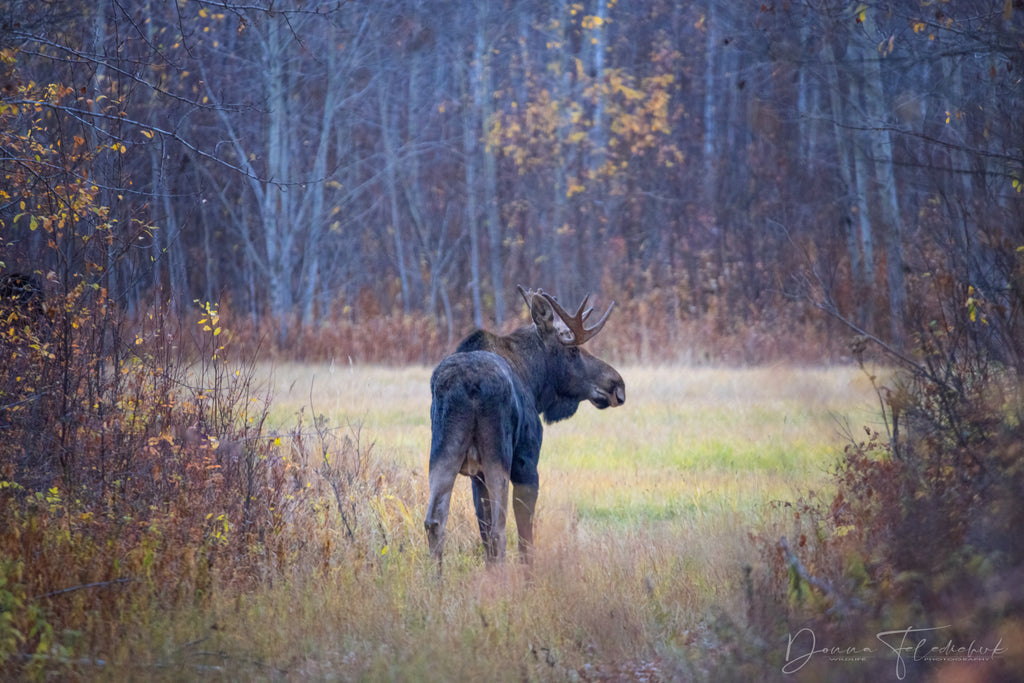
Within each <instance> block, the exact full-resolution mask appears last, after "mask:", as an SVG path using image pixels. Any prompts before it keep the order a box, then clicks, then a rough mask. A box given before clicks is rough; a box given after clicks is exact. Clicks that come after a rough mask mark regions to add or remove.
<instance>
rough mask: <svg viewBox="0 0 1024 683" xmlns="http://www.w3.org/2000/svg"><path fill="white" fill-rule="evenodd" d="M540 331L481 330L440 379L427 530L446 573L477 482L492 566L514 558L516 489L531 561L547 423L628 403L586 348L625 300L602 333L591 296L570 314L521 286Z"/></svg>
mask: <svg viewBox="0 0 1024 683" xmlns="http://www.w3.org/2000/svg"><path fill="white" fill-rule="evenodd" d="M516 287H517V289H518V290H519V293H520V295H522V297H523V300H524V301H525V302H526V306H527V307H528V308H529V310H530V316H531V318H532V320H533V323H532V324H530V325H526V326H523V327H520V328H519V329H517V330H515V331H514V332H512V333H511V334H509V335H507V336H500V335H497V334H494V333H491V332H487V331H485V330H476V331H475V332H472V333H471V334H470V335H469V336H468V337H466V338H465V339H463V340H462V342H461V343H460V344H459V345H458V347H457V348H456V350H455V353H453V354H452V355H450V356H448V357H447V358H445V359H444V360H442V361H441V363H440V364H438V366H437V368H435V369H434V373H433V375H432V376H431V378H430V392H431V405H430V428H431V438H430V469H429V477H428V478H429V483H430V502H429V503H428V504H427V514H426V518H425V520H424V526H425V527H426V531H427V543H428V545H429V547H430V554H431V556H432V557H433V558H434V559H435V560H436V561H437V566H438V573H440V572H441V566H442V565H441V554H442V550H443V547H444V538H445V526H446V524H447V522H448V509H449V505H450V503H451V493H452V487H453V486H454V485H455V478H456V476H457V475H459V474H463V475H466V476H468V477H470V478H471V479H472V484H473V504H474V507H475V509H476V517H477V523H478V524H479V527H480V537H481V539H482V540H483V545H484V551H485V554H486V555H485V556H486V562H487V564H488V566H492V565H495V564H498V563H501V562H503V561H504V559H505V543H506V541H505V523H506V520H507V511H508V488H509V482H510V481H511V482H512V508H513V512H514V514H515V519H516V528H517V530H518V533H519V556H520V559H521V560H523V561H524V562H529V561H530V559H531V554H532V547H533V515H534V508H535V506H536V503H537V494H538V491H539V484H540V480H539V478H538V476H537V462H538V460H539V458H540V446H541V439H542V436H543V428H542V426H541V420H540V417H541V416H542V415H543V417H544V421H545V422H547V423H552V422H557V421H559V420H564V419H566V418H568V417H571V416H572V415H573V414H575V413H576V409H577V408H578V407H579V404H580V403H581V402H582V401H590V402H591V403H592V404H593V405H594V406H596V407H597V408H599V409H602V410H603V409H604V408H608V407H609V406H619V405H622V404H623V402H625V400H626V385H625V383H624V382H623V381H622V377H621V376H620V375H619V373H618V372H617V371H616V370H615V368H613V367H612V366H610V365H608V364H607V363H605V362H604V361H602V360H600V359H598V358H597V357H595V356H594V355H593V354H591V353H589V352H587V351H585V350H584V349H582V348H580V347H581V346H582V345H583V344H584V343H585V342H587V341H588V340H589V339H592V338H593V337H594V335H596V334H597V333H598V332H600V331H601V328H603V327H604V324H605V322H606V321H607V320H608V314H609V313H611V310H612V308H613V307H614V305H615V302H612V304H611V305H610V306H609V307H608V310H607V311H605V313H604V315H603V316H602V317H601V319H600V320H598V321H597V323H596V324H595V325H594V326H593V327H585V325H584V323H585V322H586V320H587V318H588V317H589V316H590V314H591V312H592V311H593V309H592V308H587V301H588V300H589V298H590V295H589V294H588V295H587V296H586V297H584V299H583V303H582V304H580V307H579V309H578V310H577V311H576V314H575V315H569V314H568V313H567V312H566V311H565V309H563V308H562V307H561V306H560V305H559V303H558V302H557V301H556V300H555V298H554V297H552V296H551V295H550V294H548V293H546V292H544V291H542V290H537V291H533V290H527V289H523V287H522V286H521V285H517V286H516Z"/></svg>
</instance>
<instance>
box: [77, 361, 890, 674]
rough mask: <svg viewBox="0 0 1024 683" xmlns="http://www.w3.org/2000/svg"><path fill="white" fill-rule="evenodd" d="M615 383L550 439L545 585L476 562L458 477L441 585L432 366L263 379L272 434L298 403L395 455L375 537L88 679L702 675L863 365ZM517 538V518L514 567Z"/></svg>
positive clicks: (655, 376) (541, 535)
mask: <svg viewBox="0 0 1024 683" xmlns="http://www.w3.org/2000/svg"><path fill="white" fill-rule="evenodd" d="M621 371H622V375H623V377H624V378H625V380H626V386H627V401H626V404H625V405H624V406H622V407H620V408H616V409H608V410H604V411H598V410H596V409H594V408H593V407H592V406H590V405H589V404H588V405H584V406H581V408H580V411H579V413H578V414H577V415H576V416H575V417H573V418H572V419H570V420H568V421H566V422H562V423H558V424H555V425H549V426H547V427H546V428H545V435H544V447H543V450H542V455H541V464H540V473H541V495H540V501H539V505H538V520H537V538H538V542H537V557H536V564H535V568H534V571H533V574H532V576H530V577H529V579H527V577H525V576H524V573H523V572H522V570H521V568H520V567H519V566H518V565H517V564H516V563H514V562H511V563H510V564H509V566H508V567H507V568H506V569H504V570H500V571H488V570H486V569H485V568H484V566H483V559H482V552H481V549H480V547H479V545H480V543H479V539H478V536H477V532H476V522H475V519H474V517H473V515H472V505H471V500H470V497H471V495H470V487H469V485H468V481H467V480H466V479H465V478H460V481H459V482H458V483H457V485H456V490H455V493H454V496H453V509H452V516H451V519H450V523H449V538H448V543H447V545H446V548H445V551H446V552H445V577H444V579H443V580H442V581H437V580H436V578H435V575H434V569H433V567H432V566H431V564H430V562H429V559H428V557H427V553H426V548H425V538H424V535H423V531H422V518H423V511H424V508H425V505H426V499H427V490H426V489H427V478H426V473H427V449H428V446H429V439H430V424H429V402H430V396H429V389H428V384H429V376H430V370H429V369H428V368H410V369H386V368H348V367H334V368H332V367H330V366H305V365H302V366H300V365H285V366H279V367H276V368H273V369H270V368H268V369H266V378H267V379H266V382H267V387H268V390H269V391H270V392H271V394H272V396H273V401H274V402H273V411H272V416H271V419H272V421H273V422H274V423H275V424H276V425H277V426H278V428H279V429H281V430H288V429H291V428H293V427H294V424H295V415H296V414H298V413H300V412H301V413H302V414H303V415H304V424H305V425H306V427H307V428H309V427H310V425H311V424H312V415H323V416H324V417H325V418H326V420H327V424H328V425H329V426H330V428H331V429H333V430H335V432H337V433H340V434H342V435H349V436H355V435H356V433H357V432H358V436H359V441H360V444H361V445H362V447H363V448H364V449H366V448H367V447H369V446H370V445H371V444H372V448H371V449H370V451H369V453H370V456H369V457H370V458H372V459H373V460H374V462H377V463H383V465H382V467H383V469H382V470H381V471H382V473H381V474H380V475H379V477H378V479H377V481H376V484H374V486H375V493H374V496H375V497H374V498H373V501H374V502H373V505H377V506H380V507H382V509H381V510H380V511H379V512H378V513H376V514H375V515H373V516H369V517H368V518H372V519H375V520H377V521H375V522H373V523H372V524H369V527H372V528H368V529H367V530H366V538H372V539H373V540H372V542H369V541H368V542H366V543H364V544H363V545H360V547H359V549H358V550H357V551H352V552H346V553H339V554H328V556H327V557H325V558H324V559H322V560H317V563H318V566H313V564H314V559H315V558H312V557H310V556H307V555H305V554H303V553H302V551H299V550H296V551H295V552H294V555H293V558H294V559H293V561H292V563H291V564H290V565H289V566H288V569H287V571H284V572H282V573H281V574H280V575H274V574H271V575H269V576H268V577H267V579H266V580H264V581H263V582H262V584H261V587H260V588H258V589H257V590H255V591H254V592H246V593H238V592H237V591H232V590H227V589H221V590H218V591H215V592H214V593H213V594H212V595H210V596H208V597H207V599H206V600H205V601H203V602H202V603H201V604H199V605H197V607H196V608H195V609H194V610H191V611H188V612H185V613H182V612H171V613H167V614H164V613H162V612H155V613H154V614H152V615H148V616H147V618H146V620H145V621H144V622H143V625H142V626H140V627H139V628H138V629H136V630H135V631H133V632H132V633H130V634H129V635H128V636H127V637H125V638H124V640H123V641H119V643H118V644H117V645H116V646H115V645H112V648H113V649H112V651H111V652H109V653H106V654H105V656H106V658H107V659H108V661H109V662H110V664H108V665H106V668H104V669H102V670H101V671H99V672H96V673H101V672H102V673H109V674H113V675H114V677H115V678H117V677H124V678H139V677H146V678H150V677H160V678H166V679H169V680H179V679H189V678H192V677H194V676H199V675H201V676H203V677H206V678H215V679H217V678H219V679H229V680H237V679H266V680H293V679H304V678H312V679H325V678H326V679H331V680H353V679H356V680H425V681H431V680H437V681H452V680H566V679H569V678H572V677H574V676H578V675H586V676H589V677H590V678H597V677H599V675H605V676H607V677H609V678H611V679H616V678H626V679H629V678H631V677H633V678H635V677H636V675H638V674H636V672H637V671H639V670H641V669H643V668H644V667H651V666H653V667H656V668H657V670H658V671H659V672H660V675H661V676H662V677H663V678H673V677H677V676H678V677H682V678H684V679H685V678H692V677H693V676H698V677H699V676H701V675H710V674H709V672H708V671H705V670H704V669H703V668H702V667H703V666H704V665H703V664H702V663H701V662H702V661H703V660H702V655H701V652H702V648H714V647H715V635H714V633H711V632H709V630H708V629H709V627H708V623H709V617H710V616H711V615H713V614H716V613H726V614H731V615H734V616H735V618H736V619H738V620H742V618H743V616H742V615H743V613H744V609H745V607H744V593H743V589H742V581H743V567H744V566H745V565H748V564H751V563H757V562H758V561H759V558H758V556H757V554H756V552H755V549H754V548H753V547H752V546H751V544H750V541H749V532H750V531H751V530H752V529H756V528H759V527H761V526H762V525H764V524H767V523H769V522H770V519H769V517H770V513H769V512H768V511H767V508H766V504H767V503H768V502H770V501H772V500H779V499H788V500H793V499H795V498H797V497H799V496H800V495H802V494H803V493H804V492H806V491H807V490H808V489H821V488H822V487H827V486H828V485H829V479H828V468H829V467H830V465H831V464H832V463H833V462H834V460H835V458H836V455H837V453H838V451H839V449H840V448H841V445H842V442H843V441H842V437H841V435H840V434H839V430H838V427H837V422H836V416H843V417H847V418H849V420H850V422H851V423H852V424H862V423H866V422H870V421H872V420H873V412H872V411H873V406H874V405H875V401H874V397H873V394H872V391H871V387H870V384H869V383H868V381H867V380H866V378H865V377H864V376H863V374H862V373H861V372H860V371H858V370H856V369H850V368H835V369H800V368H766V369H691V368H678V367H659V368H639V367H627V368H624V369H621ZM313 466H315V463H310V465H309V467H310V469H309V472H312V471H313V470H312V468H313ZM309 476H310V477H312V476H313V475H312V474H310V475H309ZM375 476H377V475H375ZM328 500H331V499H328ZM352 504H353V505H368V504H370V503H368V502H366V501H362V500H355V501H353V502H352ZM383 508H386V509H383ZM315 509H316V510H317V512H316V518H315V519H314V518H313V517H310V518H309V519H308V520H305V519H299V520H297V522H296V525H295V528H296V534H297V535H298V536H302V535H303V534H307V533H308V534H309V535H310V537H312V536H313V535H314V534H320V536H319V537H321V538H322V537H323V536H324V535H326V536H327V537H328V539H333V540H331V543H334V544H336V545H337V546H339V547H340V546H342V545H344V544H345V543H346V541H345V536H344V534H343V533H342V531H341V522H340V521H339V519H338V517H337V515H336V510H335V509H334V507H333V502H331V503H327V504H323V505H320V506H319V507H316V508H315ZM378 527H379V528H378ZM514 538H515V530H514V524H513V523H512V522H510V526H509V539H510V558H511V559H514V558H515V550H514V545H513V541H512V539H514ZM301 541H302V539H301V538H298V539H292V543H293V544H298V545H301ZM298 545H297V546H296V547H298ZM296 565H297V566H296ZM306 565H309V566H306ZM221 578H222V579H223V578H225V577H221ZM779 655H780V656H781V655H782V652H781V650H780V652H779Z"/></svg>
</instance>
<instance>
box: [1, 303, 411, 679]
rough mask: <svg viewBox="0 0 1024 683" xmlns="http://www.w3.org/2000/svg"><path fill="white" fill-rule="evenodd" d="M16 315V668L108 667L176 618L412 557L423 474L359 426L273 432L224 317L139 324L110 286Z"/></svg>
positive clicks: (8, 381)
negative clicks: (185, 323) (152, 627)
mask: <svg viewBox="0 0 1024 683" xmlns="http://www.w3.org/2000/svg"><path fill="white" fill-rule="evenodd" d="M3 304H4V305H5V310H4V311H3V313H4V318H5V319H6V320H7V321H8V323H9V324H8V326H7V329H6V330H5V337H4V339H3V355H2V357H0V366H2V367H0V378H2V379H0V429H2V435H3V439H2V441H0V558H2V559H0V669H2V670H3V671H5V676H7V675H13V676H17V677H28V678H43V677H50V676H53V675H60V676H64V675H76V674H82V675H90V674H95V673H96V672H97V671H102V669H97V668H96V667H102V666H103V665H104V664H105V663H106V662H107V661H108V660H109V658H110V657H111V656H112V655H114V656H115V658H117V656H124V653H123V652H120V654H119V655H118V654H117V653H118V652H119V650H121V649H123V648H124V647H125V646H126V645H125V644H129V645H135V646H138V641H137V636H138V633H139V632H144V631H146V630H147V627H148V625H149V624H150V623H151V622H152V621H153V620H154V619H156V618H158V615H160V614H161V613H163V612H168V611H169V612H174V611H178V610H183V609H196V610H205V609H207V608H208V607H210V606H211V605H214V604H217V601H218V600H219V599H220V598H221V596H231V597H233V598H241V597H242V596H245V595H247V594H249V593H250V592H252V591H254V590H256V589H257V588H261V587H264V586H267V585H273V584H274V583H278V582H284V583H288V582H293V581H300V580H305V579H306V578H307V577H309V576H321V575H323V576H329V575H331V572H332V569H333V568H336V567H339V566H345V567H353V566H359V565H364V564H365V565H369V566H375V565H377V564H379V563H380V562H382V561H383V560H384V558H386V556H387V554H388V553H389V552H394V551H395V550H396V549H400V548H402V547H403V546H406V545H408V542H407V540H406V539H407V538H408V535H409V533H410V528H411V525H412V519H411V516H410V515H409V512H408V510H407V509H406V508H405V506H404V504H403V503H402V501H403V500H408V499H410V498H411V497H412V493H411V492H410V491H408V490H406V488H405V487H407V486H408V485H409V482H410V478H409V477H407V476H404V474H403V473H400V472H398V471H397V468H396V466H394V465H391V464H389V463H388V462H386V461H383V460H381V459H377V458H372V457H370V454H371V448H370V446H369V445H368V444H366V443H364V442H363V440H362V438H361V434H360V429H359V427H358V425H350V426H347V427H345V428H336V427H330V426H328V425H327V423H326V420H325V419H324V418H322V417H321V416H317V415H312V416H310V417H307V416H306V414H305V411H302V412H300V413H298V414H297V415H296V416H295V419H294V421H293V423H292V424H291V426H289V427H287V428H285V429H278V430H276V431H271V430H269V429H268V427H267V416H268V411H269V406H270V401H271V397H270V396H269V395H268V394H267V393H266V392H265V391H261V389H260V387H259V386H258V385H257V383H256V382H255V380H254V370H253V367H252V365H249V364H246V363H237V362H233V361H232V360H231V359H230V357H229V356H230V349H229V348H228V347H229V344H228V343H227V341H226V340H227V339H228V338H229V336H230V335H229V333H228V332H227V331H225V330H224V329H223V328H222V327H221V321H220V316H219V314H218V312H217V309H216V307H215V306H213V305H210V304H204V305H202V306H201V307H200V312H199V314H198V315H197V316H196V317H195V318H193V320H196V319H198V320H197V322H196V323H195V324H194V325H192V326H189V327H178V328H175V329H172V328H170V327H168V326H167V324H166V323H165V321H166V320H167V319H168V318H166V317H163V316H159V315H157V314H154V315H152V316H150V317H147V318H146V319H144V320H143V321H141V323H140V324H139V325H137V326H134V327H133V328H132V329H131V331H128V329H127V327H126V326H125V325H124V324H123V320H121V319H119V318H118V317H116V316H115V315H114V313H113V312H112V311H109V312H108V306H109V303H108V302H107V301H106V300H105V295H104V293H103V292H102V291H100V290H98V289H93V288H85V287H82V288H79V289H78V290H75V291H72V292H70V293H67V294H66V295H64V296H62V297H60V298H58V299H57V300H56V301H52V300H51V301H49V302H46V306H45V307H39V308H38V309H29V308H26V307H25V306H23V305H22V304H23V302H21V301H13V300H12V301H4V302H3ZM151 663H152V664H153V665H154V666H156V665H157V664H159V662H151Z"/></svg>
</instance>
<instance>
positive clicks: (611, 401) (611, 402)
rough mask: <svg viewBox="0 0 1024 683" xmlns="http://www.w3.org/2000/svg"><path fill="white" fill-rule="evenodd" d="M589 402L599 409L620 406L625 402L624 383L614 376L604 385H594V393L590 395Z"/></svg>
mask: <svg viewBox="0 0 1024 683" xmlns="http://www.w3.org/2000/svg"><path fill="white" fill-rule="evenodd" d="M590 402H591V403H593V404H594V406H595V407H597V408H599V409H601V410H604V409H605V408H614V407H615V406H621V405H622V404H623V403H625V402H626V384H625V383H624V382H623V381H622V380H621V379H618V378H616V379H615V380H614V381H612V382H609V383H608V384H607V385H606V386H603V387H601V386H598V387H594V394H593V396H591V397H590Z"/></svg>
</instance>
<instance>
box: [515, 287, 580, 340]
mask: <svg viewBox="0 0 1024 683" xmlns="http://www.w3.org/2000/svg"><path fill="white" fill-rule="evenodd" d="M516 287H517V288H518V289H519V294H521V295H522V297H523V301H525V302H526V305H527V306H529V307H530V317H531V318H533V322H534V324H535V325H536V326H537V331H538V332H539V333H540V335H541V336H542V337H550V336H554V337H556V338H557V339H558V341H560V342H561V343H563V344H570V343H572V339H573V336H572V331H571V330H570V329H569V327H568V326H567V325H566V324H565V322H563V321H562V319H561V318H560V317H558V316H556V315H555V310H554V308H553V307H552V306H551V303H550V302H549V301H548V296H547V295H546V294H544V291H543V290H540V289H538V290H536V291H534V290H532V289H523V287H522V285H516Z"/></svg>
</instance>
